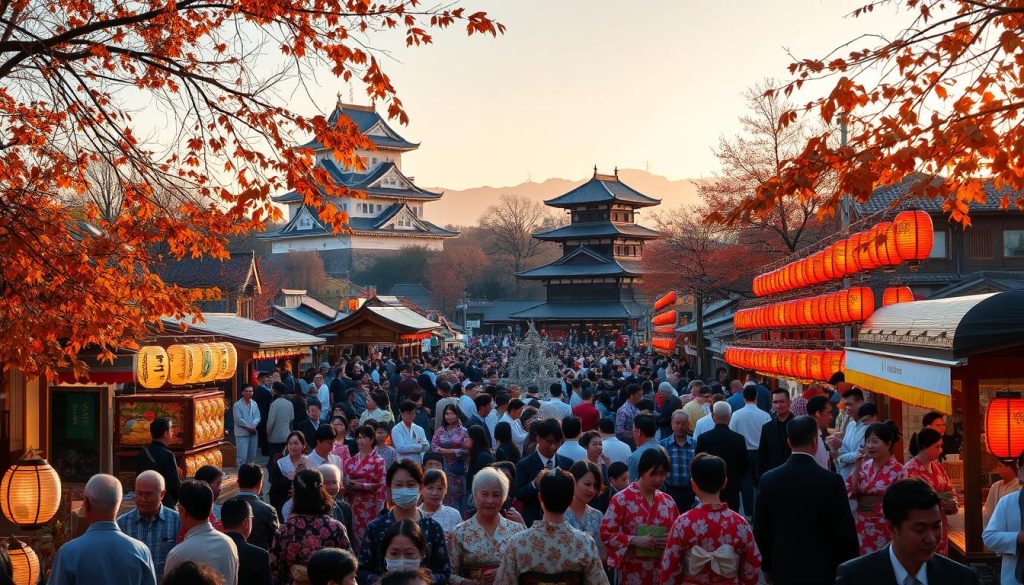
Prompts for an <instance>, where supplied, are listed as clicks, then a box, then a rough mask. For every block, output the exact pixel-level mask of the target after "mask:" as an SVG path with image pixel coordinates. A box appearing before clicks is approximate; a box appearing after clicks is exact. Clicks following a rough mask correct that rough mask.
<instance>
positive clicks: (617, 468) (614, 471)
mask: <svg viewBox="0 0 1024 585" xmlns="http://www.w3.org/2000/svg"><path fill="white" fill-rule="evenodd" d="M627 472H629V466H628V465H626V464H625V463H623V462H622V461H612V464H611V465H609V466H608V477H609V479H611V478H616V477H619V476H620V475H622V474H623V473H627Z"/></svg>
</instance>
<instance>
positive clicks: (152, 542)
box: [117, 506, 181, 575]
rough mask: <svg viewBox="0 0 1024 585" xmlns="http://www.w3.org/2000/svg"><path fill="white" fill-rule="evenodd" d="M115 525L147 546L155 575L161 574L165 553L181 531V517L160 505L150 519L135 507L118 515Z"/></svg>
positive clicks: (162, 572)
mask: <svg viewBox="0 0 1024 585" xmlns="http://www.w3.org/2000/svg"><path fill="white" fill-rule="evenodd" d="M117 527H118V528H120V529H121V531H122V532H124V533H125V534H127V535H128V536H130V537H132V538H134V539H136V540H138V541H141V542H142V544H144V545H146V546H147V547H148V548H149V554H150V555H152V557H153V567H154V568H155V569H156V573H157V575H163V574H164V560H165V559H166V558H167V553H169V552H171V549H172V548H174V544H175V542H174V541H175V539H177V537H178V533H179V532H181V518H180V517H179V516H178V513H177V512H175V511H174V510H172V509H170V508H168V507H167V506H160V511H159V512H158V513H157V515H156V516H155V517H154V518H153V519H152V520H150V519H148V518H146V517H145V516H143V515H142V514H139V510H138V508H136V509H134V510H132V511H130V512H125V513H124V514H121V515H120V516H118V517H117Z"/></svg>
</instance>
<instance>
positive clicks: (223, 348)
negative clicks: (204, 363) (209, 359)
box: [210, 342, 231, 380]
mask: <svg viewBox="0 0 1024 585" xmlns="http://www.w3.org/2000/svg"><path fill="white" fill-rule="evenodd" d="M210 347H211V348H212V349H213V367H214V369H215V370H217V375H216V376H214V378H213V379H214V380H223V379H224V378H225V377H228V378H230V377H231V376H230V375H229V373H228V366H229V365H230V364H229V363H228V361H229V360H230V357H229V356H228V348H227V344H226V343H223V342H217V343H211V344H210Z"/></svg>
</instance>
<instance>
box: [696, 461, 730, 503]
mask: <svg viewBox="0 0 1024 585" xmlns="http://www.w3.org/2000/svg"><path fill="white" fill-rule="evenodd" d="M725 474H726V468H725V461H723V460H721V459H720V458H718V457H715V456H714V455H712V454H710V453H697V455H695V456H694V458H693V461H691V462H690V477H692V478H693V481H694V483H696V484H697V487H699V488H700V489H701V491H703V492H705V493H708V494H717V493H718V492H720V491H722V486H724V485H725V477H726V475H725Z"/></svg>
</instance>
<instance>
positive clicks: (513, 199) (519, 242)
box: [480, 195, 562, 274]
mask: <svg viewBox="0 0 1024 585" xmlns="http://www.w3.org/2000/svg"><path fill="white" fill-rule="evenodd" d="M561 223H562V221H561V218H560V216H558V215H556V214H555V213H554V212H552V211H551V209H550V208H549V207H547V206H545V205H544V204H543V203H540V202H539V201H531V200H530V199H527V198H526V197H521V196H518V195H502V196H501V198H500V199H498V202H497V203H496V204H494V205H491V206H490V207H488V208H487V211H485V212H484V214H483V215H482V216H481V217H480V228H481V231H482V232H483V238H484V242H485V246H484V250H486V252H487V253H488V254H492V255H495V256H498V257H500V258H502V259H504V260H507V262H508V265H509V268H510V269H511V272H512V274H515V273H516V272H519V271H521V270H523V269H525V268H526V263H527V262H528V261H529V260H530V259H531V258H533V257H534V256H536V255H537V254H539V253H540V252H542V251H543V250H544V248H545V245H548V246H550V244H546V243H545V242H543V241H541V240H538V239H536V238H534V237H533V234H534V232H538V231H542V230H544V229H552V228H555V227H557V226H558V225H560V224H561Z"/></svg>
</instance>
